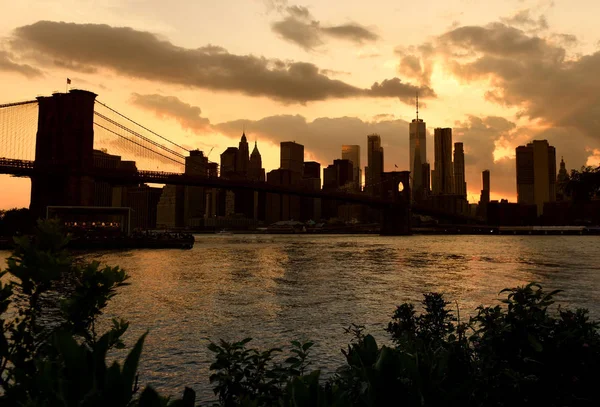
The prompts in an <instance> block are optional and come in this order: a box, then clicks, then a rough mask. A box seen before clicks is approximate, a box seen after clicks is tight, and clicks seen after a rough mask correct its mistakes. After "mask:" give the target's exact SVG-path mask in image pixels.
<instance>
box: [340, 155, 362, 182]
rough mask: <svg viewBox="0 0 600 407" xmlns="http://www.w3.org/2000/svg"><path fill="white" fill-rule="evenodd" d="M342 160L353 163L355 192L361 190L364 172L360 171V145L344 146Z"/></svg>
mask: <svg viewBox="0 0 600 407" xmlns="http://www.w3.org/2000/svg"><path fill="white" fill-rule="evenodd" d="M342 159H343V160H349V161H350V162H351V163H352V170H353V173H354V174H353V179H354V190H355V191H356V192H358V191H360V190H361V184H362V171H361V170H360V146H358V145H343V146H342Z"/></svg>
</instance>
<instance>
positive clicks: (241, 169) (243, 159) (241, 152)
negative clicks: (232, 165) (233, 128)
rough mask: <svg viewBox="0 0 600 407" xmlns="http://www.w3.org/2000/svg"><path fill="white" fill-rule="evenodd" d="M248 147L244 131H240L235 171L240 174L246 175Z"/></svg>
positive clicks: (248, 160) (248, 156)
mask: <svg viewBox="0 0 600 407" xmlns="http://www.w3.org/2000/svg"><path fill="white" fill-rule="evenodd" d="M249 151H250V150H249V149H248V140H246V133H242V137H241V139H240V144H239V147H238V155H237V164H236V171H237V173H238V174H240V175H242V176H244V177H245V176H247V175H248V169H249V166H250V153H249Z"/></svg>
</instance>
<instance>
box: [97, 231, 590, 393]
mask: <svg viewBox="0 0 600 407" xmlns="http://www.w3.org/2000/svg"><path fill="white" fill-rule="evenodd" d="M86 258H87V259H89V260H92V259H94V260H98V261H100V262H102V263H104V264H107V265H119V266H120V267H122V268H124V269H125V270H126V271H127V272H128V273H129V275H130V276H131V278H130V280H129V282H130V285H129V286H127V287H124V288H122V289H120V290H119V294H118V295H117V296H115V297H114V298H113V300H111V302H110V305H109V306H108V309H107V312H106V314H105V315H104V316H103V318H104V320H105V321H108V320H109V319H110V318H112V317H118V318H124V319H126V320H128V321H129V322H130V323H131V327H130V329H129V332H128V334H127V336H126V339H127V344H128V345H132V344H133V341H134V340H135V338H137V337H138V336H139V335H141V334H142V333H143V332H145V331H146V330H148V331H149V332H150V333H149V335H148V337H147V339H146V344H145V347H144V352H143V357H142V361H141V366H140V383H143V384H152V385H153V386H155V387H156V388H158V389H159V390H161V391H163V392H165V393H167V394H173V395H179V394H180V390H182V389H183V386H189V387H192V388H194V389H195V390H196V391H197V392H198V396H199V399H200V400H207V399H210V398H211V396H212V392H211V387H210V384H209V382H208V376H209V370H208V367H209V365H210V362H211V360H212V358H211V354H210V352H209V351H208V350H207V349H206V345H207V344H208V339H211V340H218V339H220V338H223V339H226V340H236V339H238V340H239V339H243V338H245V337H252V338H254V341H252V342H251V343H250V345H252V344H255V345H256V346H260V347H263V348H264V347H275V346H286V344H288V343H289V341H291V340H293V339H299V340H306V339H310V340H313V341H314V342H315V343H316V345H315V347H314V348H313V352H312V361H313V368H321V369H323V370H324V372H325V373H327V372H332V371H333V370H335V368H336V367H337V366H339V365H340V364H342V363H343V356H342V354H341V352H340V348H342V347H345V344H346V343H348V340H349V339H350V338H349V337H348V336H347V335H346V334H344V330H343V328H344V327H347V326H348V325H350V324H351V323H356V324H362V325H365V326H366V327H367V331H369V332H371V333H373V334H375V336H376V337H377V338H378V339H380V340H382V341H385V338H386V334H385V332H384V331H383V328H384V327H385V326H386V325H387V323H388V321H389V320H390V315H391V314H392V312H393V310H394V308H395V306H396V305H397V304H400V303H402V302H406V301H412V302H418V301H420V300H421V299H422V293H424V292H429V291H437V292H443V293H445V294H446V297H447V299H448V300H451V301H453V302H454V301H456V302H458V305H459V307H460V310H461V317H462V318H464V319H466V318H468V315H470V314H473V312H474V310H475V308H476V307H477V306H478V305H481V304H484V305H495V304H498V298H499V297H498V292H499V291H500V290H501V289H503V288H505V287H513V286H515V285H520V284H523V283H526V282H529V281H536V282H539V283H541V284H542V285H543V286H544V288H547V289H548V290H550V289H555V288H560V289H563V290H565V291H564V292H563V293H562V294H560V295H559V296H558V297H557V300H558V302H560V303H561V304H564V305H567V306H569V307H586V308H588V309H590V312H591V315H592V317H593V318H595V319H600V238H598V237H595V236H408V237H379V236H375V235H374V236H349V235H335V236H331V235H197V236H196V245H195V246H194V248H193V249H192V250H188V251H181V250H134V251H124V252H109V253H94V254H88V255H86ZM117 356H119V355H117Z"/></svg>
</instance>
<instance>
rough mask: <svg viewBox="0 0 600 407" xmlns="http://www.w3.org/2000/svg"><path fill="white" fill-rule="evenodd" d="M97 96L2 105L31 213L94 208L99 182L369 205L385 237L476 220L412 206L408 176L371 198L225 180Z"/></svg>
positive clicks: (3, 136) (0, 128) (1, 134)
mask: <svg viewBox="0 0 600 407" xmlns="http://www.w3.org/2000/svg"><path fill="white" fill-rule="evenodd" d="M96 97H97V95H96V94H94V93H92V92H89V91H85V90H76V89H73V90H70V91H69V92H68V93H55V94H53V95H52V96H47V97H46V96H43V97H37V98H36V99H35V100H29V101H24V102H16V103H9V104H4V105H0V174H9V175H12V176H15V177H28V178H30V179H31V200H30V209H31V211H32V212H33V213H34V214H35V215H36V216H40V217H42V216H44V215H45V213H46V208H47V207H49V206H71V207H77V206H81V207H90V206H93V205H94V185H95V184H97V183H103V185H111V186H117V185H118V186H123V185H125V186H126V185H141V184H145V183H151V184H165V185H174V186H177V185H181V186H194V187H205V188H211V189H218V190H226V191H234V192H235V191H255V192H259V193H265V194H277V195H279V196H297V197H302V198H313V199H321V200H323V201H336V202H343V203H348V204H358V205H363V206H366V207H368V208H371V209H372V210H374V211H376V212H377V213H378V216H379V219H378V220H379V223H380V228H381V233H382V234H386V235H403V234H409V233H410V231H411V214H412V213H414V214H420V215H426V216H430V217H433V218H436V219H440V220H443V221H445V222H452V223H474V222H477V221H478V219H477V218H474V217H472V216H468V215H464V214H462V213H456V212H452V211H445V210H439V209H435V208H431V207H428V206H427V205H419V204H415V203H414V202H412V200H411V190H410V174H409V172H408V171H394V172H384V173H382V174H381V182H380V183H379V185H375V186H373V187H374V188H375V190H376V193H373V194H365V193H357V192H348V191H342V190H338V191H324V190H322V189H320V188H308V187H306V186H303V185H275V184H273V183H268V182H264V181H256V180H248V179H236V178H227V177H223V176H219V173H218V171H217V170H216V169H217V168H218V165H217V164H216V163H210V164H211V168H213V169H215V170H213V171H207V170H205V169H204V168H203V169H202V171H199V170H198V169H196V170H194V168H190V165H186V157H189V156H190V155H191V154H193V151H191V150H190V149H187V148H185V147H183V146H182V145H180V144H178V143H176V142H174V141H172V140H170V139H169V138H167V137H164V136H162V135H160V134H158V133H156V132H154V131H152V130H150V129H149V128H147V127H146V126H144V125H142V124H140V123H138V122H136V121H134V120H132V119H130V118H129V117H127V116H126V115H124V114H122V113H120V112H118V111H117V110H115V109H112V108H111V107H109V106H108V105H106V104H104V103H102V102H101V101H99V100H96ZM95 151H96V152H98V151H102V152H107V153H111V154H119V156H120V157H122V158H123V159H124V160H130V162H133V165H129V166H117V167H114V166H102V165H98V164H97V160H94V152H95ZM157 169H162V171H158V170H157ZM6 192H7V191H5V193H6ZM202 199H203V198H202Z"/></svg>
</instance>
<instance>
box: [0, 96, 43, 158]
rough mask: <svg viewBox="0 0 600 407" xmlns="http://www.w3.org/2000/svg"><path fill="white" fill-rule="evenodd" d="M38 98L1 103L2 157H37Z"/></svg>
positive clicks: (0, 137) (0, 145)
mask: <svg viewBox="0 0 600 407" xmlns="http://www.w3.org/2000/svg"><path fill="white" fill-rule="evenodd" d="M37 123H38V109H37V100H31V101H26V102H17V103H7V104H3V105H0V157H6V158H12V159H17V160H33V159H34V158H35V138H36V133H37Z"/></svg>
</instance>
